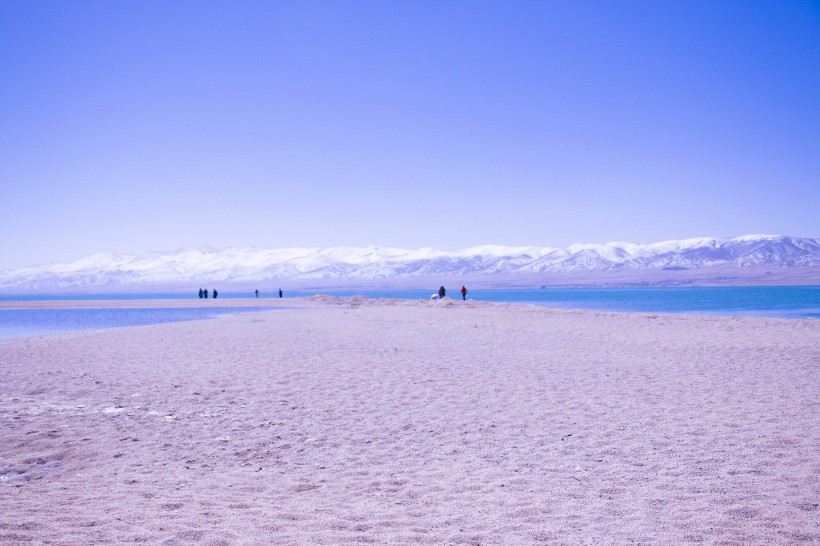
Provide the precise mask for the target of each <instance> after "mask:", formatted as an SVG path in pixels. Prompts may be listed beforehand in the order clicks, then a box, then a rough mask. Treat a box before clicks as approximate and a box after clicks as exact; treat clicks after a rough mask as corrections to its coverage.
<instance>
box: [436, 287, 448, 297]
mask: <svg viewBox="0 0 820 546" xmlns="http://www.w3.org/2000/svg"><path fill="white" fill-rule="evenodd" d="M446 294H447V291H446V290H445V289H444V287H443V286H442V287H441V288H439V289H438V299H440V300H443V299H444V296H445V295H446Z"/></svg>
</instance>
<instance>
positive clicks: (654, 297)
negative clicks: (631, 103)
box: [0, 286, 820, 339]
mask: <svg viewBox="0 0 820 546" xmlns="http://www.w3.org/2000/svg"><path fill="white" fill-rule="evenodd" d="M459 288H460V287H452V288H451V289H450V290H448V295H449V296H450V297H454V298H455V297H457V298H460V297H461V294H459V293H458V289H459ZM468 288H469V287H468ZM434 292H435V290H434V289H429V290H353V291H324V292H317V291H288V292H285V299H289V298H294V297H303V296H312V295H314V294H317V293H323V294H329V295H334V296H353V295H363V296H368V297H373V298H399V299H424V300H427V299H430V296H431V295H432V294H433V293H434ZM219 297H220V299H231V298H248V297H252V294H250V293H246V292H242V293H240V292H220V295H219ZM261 297H262V298H273V297H275V294H273V293H270V294H266V293H261ZM467 297H468V299H474V300H483V301H494V302H509V303H528V304H535V305H543V306H546V307H558V308H562V309H590V310H600V311H617V312H640V313H682V314H691V315H728V316H746V317H750V316H751V317H774V318H790V319H807V318H820V286H755V287H748V286H732V287H687V288H569V289H540V290H472V291H470V293H469V294H468V296H467ZM176 298H190V299H197V298H196V294H182V293H174V294H168V293H163V294H157V293H144V294H102V295H76V294H72V295H54V294H51V295H38V296H20V295H15V296H2V295H0V301H21V300H53V299H57V300H68V299H87V300H108V299H176ZM202 303H203V307H201V308H168V309H26V310H13V309H3V310H0V339H7V338H12V337H22V336H28V335H47V334H53V333H62V332H70V331H79V330H94V329H101V328H114V327H121V326H137V325H141V324H156V323H160V322H176V321H184V320H200V319H208V318H213V317H216V316H219V315H225V314H230V313H244V312H254V311H260V310H264V309H259V308H246V307H235V308H224V307H220V308H208V307H206V306H207V304H208V302H207V301H205V300H203V302H202Z"/></svg>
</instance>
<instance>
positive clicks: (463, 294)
mask: <svg viewBox="0 0 820 546" xmlns="http://www.w3.org/2000/svg"><path fill="white" fill-rule="evenodd" d="M461 299H462V300H464V301H467V287H466V286H462V287H461Z"/></svg>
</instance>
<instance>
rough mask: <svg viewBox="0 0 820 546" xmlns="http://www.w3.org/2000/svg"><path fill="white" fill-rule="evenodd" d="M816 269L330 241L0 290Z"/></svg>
mask: <svg viewBox="0 0 820 546" xmlns="http://www.w3.org/2000/svg"><path fill="white" fill-rule="evenodd" d="M758 266H765V267H770V268H777V269H806V268H820V239H808V238H797V237H786V236H778V235H746V236H742V237H735V238H731V239H718V238H694V239H686V240H681V241H664V242H659V243H651V244H635V243H622V242H615V243H607V244H574V245H571V246H569V247H566V248H553V247H536V246H527V247H509V246H499V245H483V246H476V247H472V248H466V249H462V250H457V251H454V252H447V251H443V250H438V249H434V248H421V249H417V250H406V249H400V248H389V247H380V246H369V247H365V248H360V247H332V248H280V249H267V248H257V247H241V248H227V249H223V250H217V249H213V248H209V247H204V248H185V249H181V250H177V251H175V252H150V253H145V254H120V253H104V254H95V255H92V256H87V257H85V258H82V259H79V260H76V261H73V262H67V263H57V264H48V265H40V266H32V267H25V268H22V269H16V270H11V271H2V272H0V289H10V290H46V289H67V288H72V289H78V288H107V289H114V288H118V287H122V288H127V287H150V286H160V285H165V286H168V285H185V284H190V285H198V284H199V283H201V282H205V281H207V282H209V283H216V282H221V283H233V284H240V283H251V284H253V283H258V282H264V281H278V282H282V281H338V282H339V283H344V282H345V281H347V282H359V283H361V282H366V281H379V280H399V279H404V280H408V279H409V280H412V279H419V280H422V279H424V278H427V277H436V276H438V277H442V276H453V277H456V276H462V277H463V276H465V275H470V276H471V277H472V278H476V277H481V278H492V277H493V276H501V275H505V276H507V277H509V278H514V277H515V276H516V275H533V274H555V273H561V274H572V273H573V272H607V271H631V270H634V271H650V270H704V269H709V268H718V267H720V268H730V269H731V268H735V269H742V268H751V267H758Z"/></svg>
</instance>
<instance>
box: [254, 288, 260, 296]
mask: <svg viewBox="0 0 820 546" xmlns="http://www.w3.org/2000/svg"><path fill="white" fill-rule="evenodd" d="M254 292H255V293H256V297H257V298H258V297H259V289H256V290H254Z"/></svg>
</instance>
